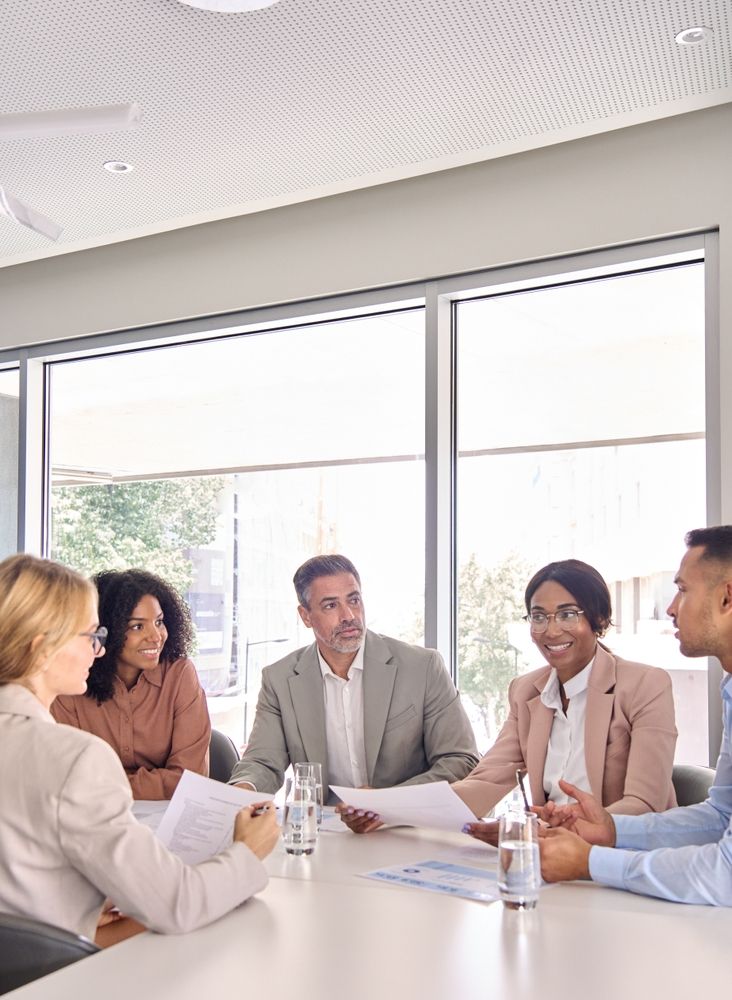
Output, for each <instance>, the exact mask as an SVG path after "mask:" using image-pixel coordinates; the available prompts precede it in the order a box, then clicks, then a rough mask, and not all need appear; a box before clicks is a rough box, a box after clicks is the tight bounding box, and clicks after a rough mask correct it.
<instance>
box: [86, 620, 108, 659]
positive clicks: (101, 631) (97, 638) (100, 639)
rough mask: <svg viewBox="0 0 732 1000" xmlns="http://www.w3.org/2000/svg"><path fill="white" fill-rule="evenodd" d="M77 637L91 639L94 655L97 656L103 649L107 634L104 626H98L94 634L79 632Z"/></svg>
mask: <svg viewBox="0 0 732 1000" xmlns="http://www.w3.org/2000/svg"><path fill="white" fill-rule="evenodd" d="M79 635H85V636H86V637H87V639H91V641H92V649H93V650H94V655H95V656H99V654H100V653H101V651H102V650H103V649H104V644H105V642H106V641H107V636H108V635H109V633H108V632H107V630H106V628H105V627H104V625H100V626H99V628H98V629H97V630H96V632H79Z"/></svg>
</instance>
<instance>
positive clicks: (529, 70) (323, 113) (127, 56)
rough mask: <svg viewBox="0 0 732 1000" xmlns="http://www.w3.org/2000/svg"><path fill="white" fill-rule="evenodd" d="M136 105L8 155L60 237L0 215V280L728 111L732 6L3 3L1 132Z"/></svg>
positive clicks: (521, 1)
mask: <svg viewBox="0 0 732 1000" xmlns="http://www.w3.org/2000/svg"><path fill="white" fill-rule="evenodd" d="M695 25H703V26H706V27H709V28H711V29H712V31H713V34H712V35H711V37H710V38H709V40H708V41H707V42H706V43H704V44H702V45H700V46H680V45H678V44H677V43H676V42H675V41H674V37H675V35H676V34H677V33H678V32H679V31H681V30H682V29H684V28H688V27H691V26H695ZM133 101H134V102H136V103H138V104H139V105H140V107H141V109H142V114H143V117H142V121H141V122H140V124H139V125H138V126H137V127H136V128H135V129H133V130H131V131H123V132H107V133H104V134H97V135H88V134H87V135H77V136H57V137H48V136H47V137H42V138H41V137H39V138H22V139H13V140H2V141H0V185H2V186H3V187H4V188H5V190H6V191H7V192H9V193H10V194H11V195H13V196H14V197H16V198H19V199H22V200H23V201H24V202H26V203H27V204H29V205H31V206H32V207H33V208H34V209H36V210H38V211H40V212H42V213H43V214H45V215H47V216H49V217H50V218H52V219H53V220H55V221H56V222H57V223H59V224H60V225H61V226H62V227H63V233H62V235H61V237H60V239H59V240H58V242H57V243H54V242H52V241H50V240H48V239H47V238H44V237H42V236H40V235H38V234H36V233H34V232H33V231H31V230H30V229H27V228H24V227H20V226H18V225H17V224H16V223H15V222H14V221H12V220H11V219H10V218H7V217H5V216H4V215H1V214H0V266H3V265H9V264H14V263H19V262H21V261H25V260H33V259H37V258H40V257H49V256H53V255H55V254H58V253H63V252H68V251H71V250H78V249H82V248H85V247H90V246H98V245H101V244H105V243H110V242H115V241H118V240H125V239H132V238H134V237H137V236H142V235H147V234H150V233H155V232H161V231H164V230H168V229H174V228H177V227H180V226H187V225H192V224H196V223H201V222H206V221H210V220H212V219H220V218H225V217H229V216H235V215H241V214H245V213H249V212H256V211H262V210H265V209H268V208H272V207H276V206H279V205H285V204H289V203H293V202H297V201H303V200H307V199H311V198H315V197H321V196H324V195H329V194H335V193H338V192H342V191H348V190H351V189H355V188H359V187H363V186H368V185H372V184H378V183H383V182H386V181H392V180H396V179H400V178H404V177H410V176H415V175H418V174H422V173H426V172H430V171H434V170H441V169H445V168H448V167H453V166H457V165H460V164H465V163H472V162H476V161H479V160H484V159H490V158H493V157H499V156H506V155H509V154H511V153H515V152H519V151H522V150H526V149H531V148H537V147H540V146H544V145H548V144H551V143H556V142H562V141H566V140H569V139H575V138H578V137H582V136H587V135H592V134H595V133H598V132H603V131H609V130H613V129H617V128H622V127H625V126H627V125H632V124H637V123H640V122H646V121H651V120H653V119H656V118H663V117H666V116H669V115H675V114H681V113H684V112H687V111H693V110H696V109H700V108H704V107H709V106H712V105H716V104H721V103H725V102H727V101H732V0H698V2H697V0H614V2H613V0H279V2H278V3H276V4H275V6H273V7H270V8H267V9H263V10H258V11H254V12H250V13H242V14H222V13H210V12H205V11H202V10H197V9H194V8H191V7H188V6H185V5H183V4H182V3H179V2H178V0H74V2H68V3H59V0H3V3H2V5H0V114H17V113H23V112H33V111H44V110H49V109H58V108H75V107H88V106H93V105H106V104H116V103H121V102H133ZM110 160H119V161H124V162H127V163H130V164H132V165H133V167H134V169H133V170H132V171H131V172H130V173H126V174H114V173H110V172H108V171H107V170H105V169H104V168H103V164H104V163H105V162H106V161H110ZM700 181H701V178H700Z"/></svg>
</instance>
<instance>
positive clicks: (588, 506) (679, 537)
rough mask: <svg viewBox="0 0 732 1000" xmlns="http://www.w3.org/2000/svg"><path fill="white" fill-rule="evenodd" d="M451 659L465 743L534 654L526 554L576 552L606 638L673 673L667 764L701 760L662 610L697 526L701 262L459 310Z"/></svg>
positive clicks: (703, 693)
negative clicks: (527, 620) (606, 607)
mask: <svg viewBox="0 0 732 1000" xmlns="http://www.w3.org/2000/svg"><path fill="white" fill-rule="evenodd" d="M456 311H457V349H458V358H459V362H458V364H459V378H458V401H459V403H458V405H459V413H458V428H459V437H458V448H459V452H458V454H459V459H458V463H459V464H458V505H459V506H458V539H459V548H458V560H459V630H458V634H459V639H458V647H459V668H460V679H461V687H462V690H463V694H464V695H465V696H467V697H468V698H469V699H470V701H471V702H472V709H473V713H474V722H475V724H476V729H477V730H478V731H479V745H480V746H481V747H482V748H483V749H485V748H486V747H487V746H488V745H490V743H491V742H492V740H493V739H494V738H495V735H496V732H497V729H498V727H499V726H500V724H501V723H502V721H503V718H504V716H505V711H506V697H505V692H506V688H507V686H508V683H509V681H510V679H511V677H513V676H515V675H516V674H517V673H519V672H523V671H525V670H529V669H533V668H534V667H536V666H538V665H540V664H541V663H542V662H543V659H542V657H541V655H540V654H539V652H538V650H537V649H536V648H535V647H534V646H533V644H532V642H531V639H530V636H529V633H528V630H527V628H526V626H525V625H524V623H523V622H521V620H520V616H521V615H522V614H523V613H524V608H523V606H522V595H523V589H524V587H525V585H526V583H527V581H528V579H529V578H530V576H531V575H532V574H533V573H534V572H535V571H536V570H537V569H538V568H539V567H541V566H542V565H544V564H546V563H548V562H551V561H553V560H556V559H566V558H568V557H575V558H578V559H583V560H584V561H586V562H589V563H591V564H592V565H594V566H595V567H596V568H597V569H599V570H600V572H601V573H602V575H603V576H604V578H605V579H606V581H607V582H608V584H609V586H610V590H611V594H612V596H613V609H614V622H615V625H614V628H613V629H612V630H611V631H610V633H609V635H608V637H607V639H606V642H607V643H608V645H609V646H610V647H611V648H612V649H613V650H614V651H616V652H617V653H618V654H619V655H621V656H623V657H625V658H627V659H631V660H636V661H640V662H645V663H651V664H654V665H657V666H661V667H664V668H665V669H666V670H668V671H669V672H670V673H671V677H672V681H673V688H674V694H675V698H676V707H677V724H678V728H679V742H678V748H677V759H678V760H680V761H692V762H706V760H707V741H706V715H707V678H706V661H705V660H687V659H684V658H683V657H682V656H681V655H680V653H679V651H678V643H677V642H676V640H675V639H674V638H673V632H672V629H671V627H670V622H669V620H668V619H667V617H666V614H665V611H666V607H667V605H668V603H669V601H670V599H671V597H672V596H673V593H674V588H673V582H672V581H673V576H674V573H675V570H676V569H677V567H678V563H679V560H680V558H681V556H682V554H683V551H684V546H683V536H684V533H685V531H687V530H688V529H689V528H693V527H700V526H702V525H704V524H705V518H706V508H705V502H706V493H705V441H704V436H705V407H704V268H703V265H702V264H701V263H689V264H686V265H684V266H678V267H666V268H660V269H656V270H649V271H645V272H642V273H634V274H630V273H626V274H622V275H618V276H615V277H603V278H602V279H596V280H584V281H579V282H574V283H566V284H561V283H559V284H557V285H555V286H554V287H548V288H546V287H545V288H537V289H533V290H531V289H525V288H524V289H522V290H520V291H517V292H515V293H513V294H511V293H510V292H507V293H505V292H504V293H502V294H500V295H496V296H492V297H491V296H488V297H484V298H481V299H479V300H473V301H466V302H462V303H460V304H459V305H458V306H457V310H456Z"/></svg>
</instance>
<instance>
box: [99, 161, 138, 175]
mask: <svg viewBox="0 0 732 1000" xmlns="http://www.w3.org/2000/svg"><path fill="white" fill-rule="evenodd" d="M104 169H105V170H108V171H109V172H110V174H129V172H130V171H131V170H134V169H135V168H134V167H133V166H132V164H131V163H124V162H123V161H122V160H107V162H106V163H105V164H104Z"/></svg>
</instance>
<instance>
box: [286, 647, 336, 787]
mask: <svg viewBox="0 0 732 1000" xmlns="http://www.w3.org/2000/svg"><path fill="white" fill-rule="evenodd" d="M289 685H290V696H291V698H292V707H293V710H294V712H295V718H296V719H297V728H298V729H299V731H300V737H301V739H302V745H303V748H304V750H305V759H306V760H315V761H320V762H321V764H322V765H323V793H324V795H325V797H326V798H327V796H328V793H327V792H326V789H327V788H328V785H329V781H328V748H327V745H326V739H325V701H324V699H323V675H322V673H321V672H320V663H319V662H318V654H317V650H316V646H315V643H313V644H312V646H308V647H307V649H306V650H305V651H304V652H303V654H302V656H301V657H300V659H299V660H298V662H297V664H296V666H295V673H294V675H293V676H292V677H291V678H290V680H289ZM293 763H295V762H294V761H293Z"/></svg>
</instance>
